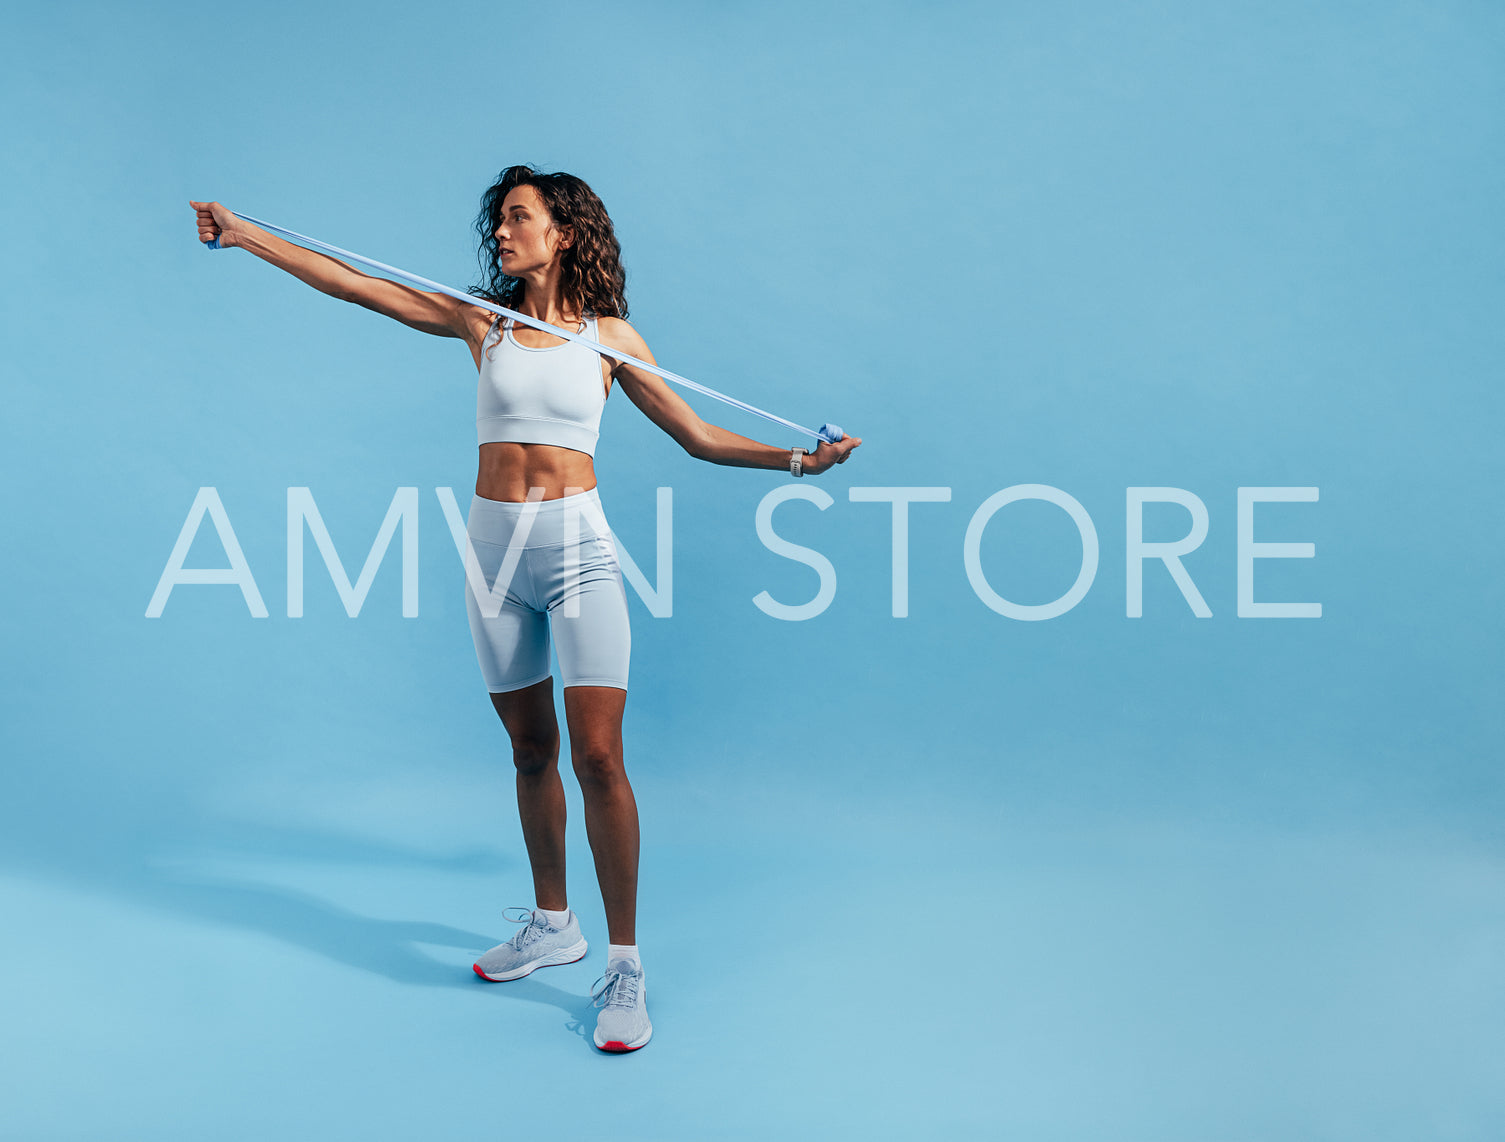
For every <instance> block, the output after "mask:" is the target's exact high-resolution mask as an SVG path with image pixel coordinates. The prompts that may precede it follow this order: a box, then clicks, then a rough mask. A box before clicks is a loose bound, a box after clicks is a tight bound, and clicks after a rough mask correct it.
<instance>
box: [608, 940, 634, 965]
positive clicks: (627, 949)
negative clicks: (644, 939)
mask: <svg viewBox="0 0 1505 1142" xmlns="http://www.w3.org/2000/svg"><path fill="white" fill-rule="evenodd" d="M618 960H628V961H630V962H631V964H632V966H633V967H635V968H641V967H642V966H643V961H642V960H640V959H638V946H637V945H636V944H607V945H606V962H607V963H608V964H614V963H616V962H617V961H618Z"/></svg>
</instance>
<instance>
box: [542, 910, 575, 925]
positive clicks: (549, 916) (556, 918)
mask: <svg viewBox="0 0 1505 1142" xmlns="http://www.w3.org/2000/svg"><path fill="white" fill-rule="evenodd" d="M533 911H535V912H537V913H538V914H539V915H540V916H542V917H543V918H544V919H545V920H547V921H548V922H549V923H550V924H553V925H554V927H556V928H563V927H565V926H566V925H568V924H569V922H570V910H569V909H568V908H566V909H565V910H564V911H563V912H550V911H549V910H548V909H547V908H535V909H533Z"/></svg>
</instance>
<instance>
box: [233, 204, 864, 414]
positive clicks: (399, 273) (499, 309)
mask: <svg viewBox="0 0 1505 1142" xmlns="http://www.w3.org/2000/svg"><path fill="white" fill-rule="evenodd" d="M235 216H236V217H237V218H244V219H245V220H246V221H247V222H251V223H253V224H255V225H257V226H260V227H262V228H263V229H266V230H275V231H276V232H277V233H279V234H285V235H286V236H287V237H289V238H294V239H296V240H297V241H299V242H305V243H307V244H308V245H310V246H314V247H317V248H318V249H320V250H327V251H328V252H329V253H331V254H337V255H339V256H340V257H342V258H349V259H351V260H352V261H356V262H360V263H362V264H363V265H367V266H371V267H372V268H373V269H378V270H381V271H382V272H383V273H386V274H391V275H392V276H393V277H399V278H402V279H404V280H405V281H410V282H412V283H413V284H414V285H420V286H424V287H425V288H427V289H431V290H435V291H436V292H438V293H442V294H447V295H448V296H450V297H453V298H458V299H459V300H460V301H464V302H468V303H469V304H471V305H476V306H479V307H480V308H482V309H489V310H491V312H493V313H499V314H501V315H502V316H503V317H510V318H512V319H513V320H514V321H521V322H522V323H523V324H524V325H531V326H532V327H533V328H534V329H541V330H543V332H545V333H552V334H553V335H554V336H555V337H563V338H564V339H565V340H566V341H574V342H576V343H578V344H580V345H584V346H585V347H586V348H587V349H593V350H595V351H596V352H597V353H600V354H601V355H602V356H603V357H610V358H611V359H612V360H614V361H626V362H627V363H628V364H631V365H636V366H637V367H638V368H640V369H643V370H645V371H647V372H649V373H652V374H653V375H654V376H658V377H663V378H664V380H666V381H673V382H674V383H675V384H677V385H683V386H684V387H685V388H687V389H693V390H694V391H695V392H697V393H704V394H705V395H706V396H708V397H715V398H716V399H717V400H719V401H725V402H726V403H727V404H729V405H734V406H735V407H737V408H740V409H742V410H743V411H744V412H750V413H753V414H754V415H756V416H761V417H763V418H764V419H765V420H771V421H773V422H774V423H776V424H782V425H783V426H784V427H785V428H792V429H794V430H795V431H796V432H803V433H804V434H805V435H806V436H813V437H815V438H816V439H817V440H828V441H830V442H831V443H832V444H835V443H836V442H837V441H838V440H840V439H841V438H842V435H843V433H842V431H841V429H840V428H839V427H837V426H836V425H834V424H830V423H827V424H823V425H821V426H820V428H819V430H817V431H811V430H810V429H808V428H806V427H805V426H804V425H802V424H795V423H794V421H792V420H785V419H784V418H783V417H782V416H775V415H774V414H773V413H771V412H764V411H763V410H762V409H761V408H754V407H753V406H752V405H750V404H748V403H747V402H746V401H740V400H738V399H737V398H736V397H729V396H727V395H726V394H725V393H718V392H717V391H716V390H715V389H708V388H706V387H705V386H704V385H701V384H696V383H695V382H694V381H692V380H690V379H689V378H688V377H681V376H680V375H679V374H678V373H671V372H669V370H668V369H661V368H659V367H658V366H657V365H650V364H649V363H648V362H647V361H639V360H638V359H637V358H636V357H629V356H628V355H627V354H626V353H621V352H618V351H617V350H616V349H608V348H607V347H606V346H605V345H602V344H600V343H599V342H596V341H592V340H591V339H590V338H589V337H582V336H580V334H578V333H571V332H570V331H569V330H568V329H560V328H559V327H558V326H556V325H550V324H549V323H548V322H547V321H540V320H539V319H538V318H536V317H529V316H528V315H527V314H526V313H519V312H517V310H515V309H508V308H507V307H506V306H504V305H495V304H493V303H492V302H489V301H487V300H486V299H485V298H480V297H476V296H475V295H474V294H469V293H461V292H460V291H459V290H457V289H451V288H450V287H449V286H447V285H441V284H440V283H438V282H435V281H430V280H429V279H428V278H421V277H419V276H418V275H417V274H410V273H408V272H407V270H399V269H398V268H397V267H396V266H389V265H387V264H386V263H385V262H378V261H375V260H373V259H371V258H365V257H362V256H361V255H360V254H352V253H351V252H350V251H349V250H342V249H340V248H339V247H338V246H331V245H330V244H329V243H327V242H321V241H319V240H318V239H317V238H310V237H309V236H308V235H307V234H299V233H298V232H297V231H296V230H288V229H285V228H283V227H281V226H277V225H274V224H273V223H271V222H263V221H262V220H261V219H260V218H252V217H251V216H250V215H249V214H236V215H235ZM204 245H205V247H206V248H208V249H210V250H218V249H222V247H221V246H220V244H219V239H218V238H216V239H214V240H213V241H212V242H205V243H204Z"/></svg>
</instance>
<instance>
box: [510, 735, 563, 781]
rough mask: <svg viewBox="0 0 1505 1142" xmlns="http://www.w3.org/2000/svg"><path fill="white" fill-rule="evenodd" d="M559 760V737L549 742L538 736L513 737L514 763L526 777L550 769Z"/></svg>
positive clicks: (518, 770)
mask: <svg viewBox="0 0 1505 1142" xmlns="http://www.w3.org/2000/svg"><path fill="white" fill-rule="evenodd" d="M558 760H559V739H558V738H555V739H554V741H553V742H552V743H551V742H547V741H543V740H540V739H537V738H533V739H523V740H521V741H519V740H518V739H517V738H513V739H512V764H513V765H514V766H516V767H517V772H518V773H520V774H521V775H522V776H524V777H532V776H534V775H535V774H538V773H542V772H544V771H545V770H546V769H549V768H550V767H552V766H553V765H554V763H555V762H556V761H558Z"/></svg>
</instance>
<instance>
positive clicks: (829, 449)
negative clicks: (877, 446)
mask: <svg viewBox="0 0 1505 1142" xmlns="http://www.w3.org/2000/svg"><path fill="white" fill-rule="evenodd" d="M861 443H862V437H860V436H848V435H847V434H846V433H842V435H841V439H840V440H838V441H837V442H836V443H835V444H832V443H831V442H830V441H828V440H822V441H821V442H820V443H819V444H818V445H816V448H815V451H814V452H809V453H806V454H805V458H804V460H802V461H801V462H800V470H801V471H803V472H808V473H809V474H810V475H812V476H818V475H820V474H821V473H822V472H824V471H825V470H826V469H827V468H829V467H830V466H831V465H832V464H845V463H846V462H847V457H848V456H850V455H851V454H852V449H854V448H856V447H857V445H859V444H861Z"/></svg>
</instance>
